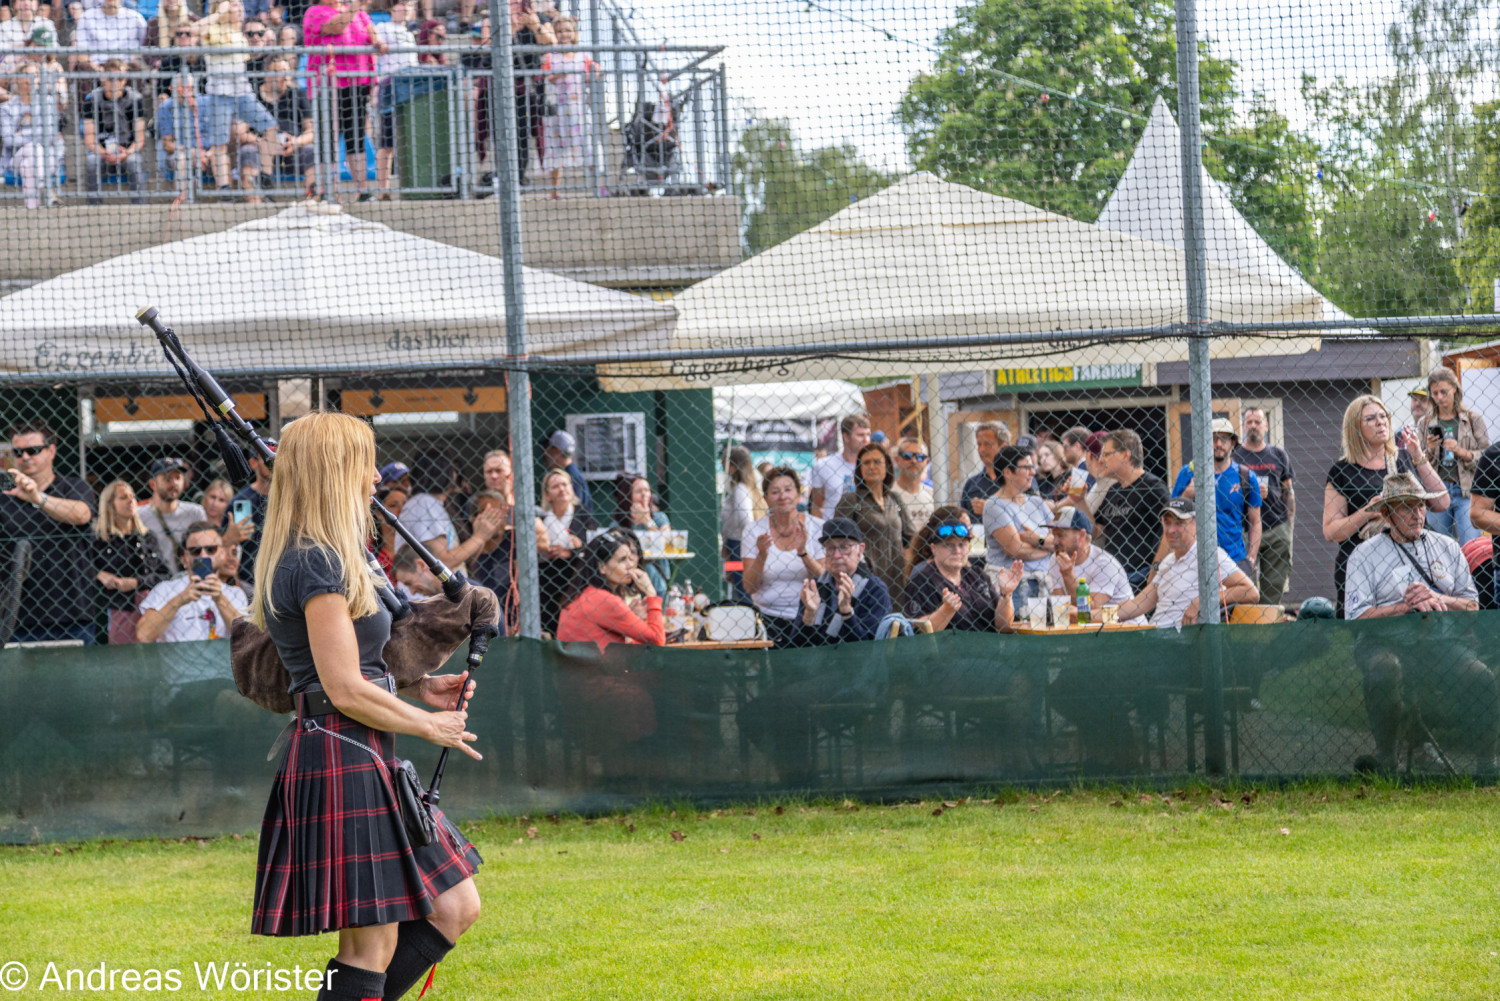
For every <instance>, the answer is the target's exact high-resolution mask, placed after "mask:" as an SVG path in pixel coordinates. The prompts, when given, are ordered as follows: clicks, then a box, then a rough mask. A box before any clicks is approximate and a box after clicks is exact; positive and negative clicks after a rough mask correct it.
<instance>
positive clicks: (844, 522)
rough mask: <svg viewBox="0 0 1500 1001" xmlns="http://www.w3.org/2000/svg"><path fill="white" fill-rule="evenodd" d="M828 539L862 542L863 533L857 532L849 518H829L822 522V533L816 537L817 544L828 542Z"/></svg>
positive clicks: (857, 528) (863, 539)
mask: <svg viewBox="0 0 1500 1001" xmlns="http://www.w3.org/2000/svg"><path fill="white" fill-rule="evenodd" d="M830 539H853V540H854V541H855V542H864V541H865V533H863V532H861V531H860V530H859V526H858V525H856V524H855V523H854V522H853V521H852V520H850V519H849V518H829V519H828V520H827V521H825V522H823V533H822V534H821V535H819V536H818V541H819V542H824V543H826V542H828V541H829V540H830Z"/></svg>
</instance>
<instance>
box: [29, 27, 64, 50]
mask: <svg viewBox="0 0 1500 1001" xmlns="http://www.w3.org/2000/svg"><path fill="white" fill-rule="evenodd" d="M26 41H27V43H28V44H31V45H35V46H36V47H37V48H42V49H52V48H56V47H57V32H55V31H53V30H52V29H51V28H49V27H48V26H47V25H45V24H39V25H37V26H36V27H34V28H32V29H31V34H30V35H28V36H26Z"/></svg>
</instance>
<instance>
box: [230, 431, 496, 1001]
mask: <svg viewBox="0 0 1500 1001" xmlns="http://www.w3.org/2000/svg"><path fill="white" fill-rule="evenodd" d="M379 478H380V477H379V474H378V473H377V472H376V469H375V437H374V434H373V432H372V431H371V430H370V428H369V426H368V425H366V424H365V423H363V422H362V421H359V420H357V419H355V418H353V417H349V416H347V415H344V414H339V413H325V412H314V413H311V414H308V415H307V416H305V417H302V418H300V419H298V420H297V421H295V422H293V423H292V424H291V425H289V426H288V427H287V429H286V433H285V436H284V437H283V438H282V439H281V445H280V447H279V449H278V451H277V454H276V470H275V476H274V478H273V479H272V481H271V494H270V498H269V500H268V502H267V505H268V506H267V511H266V521H265V528H264V530H263V533H262V541H261V546H260V556H259V561H258V567H259V568H261V569H260V572H257V573H256V584H255V596H254V599H253V600H252V602H251V617H252V619H253V621H254V622H255V624H256V625H258V626H261V627H262V628H264V629H265V630H266V631H267V632H268V633H269V634H270V637H271V640H272V641H273V642H274V643H275V646H276V650H277V652H278V653H279V655H280V657H281V661H282V663H283V664H285V666H286V669H287V671H288V673H289V674H290V676H291V687H290V691H291V693H292V696H293V698H294V699H295V701H296V707H297V719H296V725H295V728H294V729H293V731H292V736H291V739H290V742H289V743H288V744H287V747H286V750H285V752H284V753H283V755H282V757H281V762H280V765H279V767H278V770H277V773H276V779H275V782H274V783H273V785H272V788H271V796H270V800H269V802H267V804H266V813H265V818H264V819H263V821H262V822H261V838H260V848H259V858H258V859H257V862H256V879H255V910H254V917H253V919H252V930H253V931H254V932H255V933H256V934H260V935H317V934H320V933H323V932H329V931H337V932H338V933H339V948H338V953H337V954H336V955H335V956H334V958H333V959H332V960H330V961H329V963H328V967H327V971H326V973H325V982H324V985H323V989H322V992H321V993H320V994H319V995H318V997H319V998H320V999H324V998H327V999H336V998H338V999H343V998H358V999H369V998H399V997H401V996H402V995H403V994H405V993H406V992H407V991H408V990H409V989H410V988H411V987H412V986H413V985H414V984H415V983H416V981H417V980H418V979H420V978H421V977H422V975H423V974H425V973H426V972H427V971H428V969H429V968H430V967H433V966H434V965H435V964H436V963H437V961H438V960H440V959H441V958H442V957H443V956H444V955H445V954H447V952H448V950H450V949H452V948H453V944H454V943H455V942H456V941H457V940H458V937H459V936H460V935H462V934H463V932H464V931H465V929H467V928H468V927H469V926H470V925H472V924H473V923H474V921H475V920H476V919H477V918H478V917H479V892H478V890H476V889H475V886H474V879H473V877H474V873H475V871H476V870H477V869H478V867H479V864H480V861H481V860H480V858H479V853H478V852H476V851H475V850H474V846H473V845H471V844H470V843H469V842H468V840H467V839H465V838H464V836H463V835H462V834H460V833H459V831H458V829H457V828H456V827H454V826H453V824H452V823H451V822H450V821H448V819H447V818H446V817H444V816H443V814H442V812H441V811H439V810H437V809H436V807H433V808H432V809H433V820H434V821H435V825H434V826H435V831H434V832H433V834H432V836H431V839H430V841H428V843H426V844H414V843H413V839H412V838H411V837H409V836H408V834H407V827H406V826H404V825H403V821H402V817H401V805H400V801H399V798H398V795H397V788H396V786H397V783H396V778H395V773H396V768H397V764H396V758H395V754H394V750H393V743H394V735H395V734H397V733H404V734H410V735H412V736H414V737H421V738H422V739H423V740H427V741H429V742H431V743H433V744H437V745H439V746H441V747H454V748H458V749H460V750H462V751H463V752H464V753H466V754H468V755H469V756H470V757H473V758H476V759H477V758H478V757H479V754H478V752H476V751H475V750H474V749H473V748H472V747H470V746H469V744H470V743H471V742H472V741H473V740H474V739H475V738H474V734H472V733H469V732H468V731H467V730H466V729H465V726H466V719H467V713H465V712H462V711H446V710H447V709H448V708H449V707H452V706H454V705H458V704H459V703H458V696H459V694H460V688H462V687H464V682H463V679H464V678H465V677H466V675H458V674H452V675H442V676H427V677H423V678H422V679H420V680H419V681H417V682H415V683H414V684H412V685H411V686H409V687H407V688H403V689H400V690H399V692H398V690H397V686H396V682H395V680H394V678H393V677H392V676H391V675H390V674H389V673H388V672H387V670H386V663H385V660H384V656H383V651H384V649H385V646H386V642H387V640H388V639H389V638H390V634H391V615H390V612H389V611H387V610H386V608H385V607H384V606H383V605H382V603H381V602H380V600H379V599H378V597H377V593H376V588H377V587H378V586H380V585H381V584H382V583H383V582H381V581H378V580H377V578H376V577H375V576H374V574H373V573H372V572H371V569H370V564H369V562H368V558H367V554H366V551H365V541H366V540H367V539H368V538H369V537H370V535H371V532H372V531H373V527H374V526H373V524H372V520H371V516H370V497H371V495H372V494H373V492H374V489H375V485H376V483H378V482H379ZM467 689H468V692H467V693H466V694H468V693H472V691H473V684H472V682H470V683H469V685H468V686H467ZM398 694H399V695H404V696H407V697H408V698H411V699H414V700H418V701H420V702H422V703H425V704H426V705H428V706H431V707H432V708H434V709H437V710H439V711H436V712H428V711H425V710H423V709H419V708H417V707H416V706H414V705H411V704H409V703H407V702H404V701H402V700H401V699H400V698H397V695H398Z"/></svg>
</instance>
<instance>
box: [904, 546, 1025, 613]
mask: <svg viewBox="0 0 1500 1001" xmlns="http://www.w3.org/2000/svg"><path fill="white" fill-rule="evenodd" d="M929 527H930V528H931V534H930V538H931V544H932V559H930V560H928V561H927V562H925V563H921V564H918V565H917V566H916V567H914V568H913V569H912V572H911V579H910V580H908V581H907V582H906V617H907V618H909V619H921V620H924V621H926V622H927V623H929V624H930V625H931V626H932V629H933V631H934V632H940V631H942V630H944V629H957V630H960V631H962V632H978V633H992V632H993V633H998V632H1008V631H1009V630H1010V627H1011V623H1012V622H1013V621H1014V619H1015V612H1014V609H1013V607H1012V603H1011V595H1012V594H1014V593H1015V590H1016V587H1017V586H1018V585H1019V584H1020V583H1021V563H1020V561H1019V560H1018V561H1016V562H1013V563H1012V564H1011V565H1010V566H1009V567H1007V568H1005V569H1004V570H1003V571H1002V572H1001V573H999V574H997V575H996V581H995V582H994V583H991V580H990V575H989V574H987V573H985V572H984V571H983V570H981V569H979V568H978V567H976V566H975V565H974V564H972V563H970V562H969V546H970V542H971V539H972V538H973V532H974V531H975V530H974V529H973V528H970V527H969V525H968V524H966V523H965V522H963V521H960V520H959V519H957V518H945V519H944V520H942V521H941V522H938V524H936V525H931V526H929Z"/></svg>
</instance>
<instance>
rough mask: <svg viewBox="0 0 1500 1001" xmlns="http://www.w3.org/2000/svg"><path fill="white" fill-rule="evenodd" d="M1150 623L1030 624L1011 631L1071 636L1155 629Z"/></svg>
mask: <svg viewBox="0 0 1500 1001" xmlns="http://www.w3.org/2000/svg"><path fill="white" fill-rule="evenodd" d="M1155 628H1156V627H1155V626H1153V625H1151V624H1150V623H1135V624H1132V623H1129V622H1107V623H1106V622H1094V623H1090V624H1089V625H1086V626H1058V627H1057V628H1055V629H1033V628H1031V627H1030V626H1015V627H1013V631H1014V632H1015V633H1016V634H1017V635H1020V636H1073V635H1079V634H1082V633H1134V632H1140V631H1142V630H1145V629H1155Z"/></svg>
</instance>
